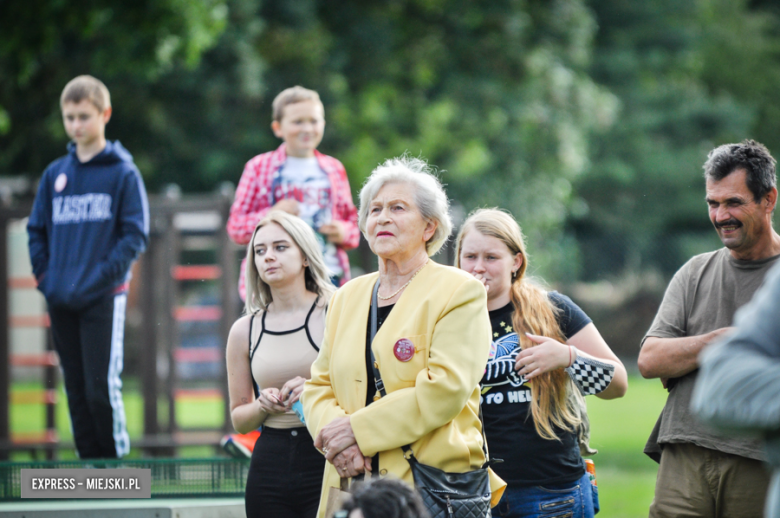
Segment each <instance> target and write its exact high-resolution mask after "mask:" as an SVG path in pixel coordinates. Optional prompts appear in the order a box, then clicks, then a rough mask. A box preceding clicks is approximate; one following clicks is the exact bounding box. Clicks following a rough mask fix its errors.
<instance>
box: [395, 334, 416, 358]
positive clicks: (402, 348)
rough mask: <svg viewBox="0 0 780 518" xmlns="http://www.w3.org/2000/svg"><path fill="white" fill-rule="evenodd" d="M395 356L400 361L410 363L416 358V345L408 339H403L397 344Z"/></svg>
mask: <svg viewBox="0 0 780 518" xmlns="http://www.w3.org/2000/svg"><path fill="white" fill-rule="evenodd" d="M393 354H395V357H396V359H398V360H399V361H402V362H408V361H409V360H411V359H412V358H414V344H413V343H412V341H411V340H409V339H408V338H401V339H400V340H398V341H397V342H396V343H395V346H394V347H393Z"/></svg>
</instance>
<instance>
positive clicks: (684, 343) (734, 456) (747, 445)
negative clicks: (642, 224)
mask: <svg viewBox="0 0 780 518" xmlns="http://www.w3.org/2000/svg"><path fill="white" fill-rule="evenodd" d="M704 177H705V179H706V202H707V205H708V206H709V215H710V220H711V221H712V224H713V225H714V226H715V230H716V231H717V233H718V236H719V237H720V239H721V241H722V242H723V244H724V245H725V246H724V248H721V249H719V250H716V251H714V252H708V253H705V254H701V255H697V256H695V257H693V258H692V259H690V260H689V261H688V262H687V263H685V265H683V267H682V268H680V270H679V271H678V272H677V273H676V274H675V275H674V278H672V281H671V283H670V284H669V287H668V288H667V290H666V294H665V295H664V298H663V302H662V303H661V307H660V308H659V309H658V314H657V315H656V317H655V320H654V321H653V324H652V325H651V326H650V330H649V331H648V332H647V334H646V335H645V338H644V339H643V341H642V345H641V350H640V353H639V371H640V372H641V373H642V375H643V376H644V377H645V378H661V380H662V382H663V383H664V386H665V387H667V388H668V390H669V396H668V399H667V401H666V405H665V406H664V409H663V411H662V413H661V416H660V417H659V418H658V422H657V423H656V425H655V428H654V429H653V431H652V433H651V435H650V438H649V440H648V442H647V445H646V446H645V453H646V454H647V455H649V456H650V457H651V458H653V459H654V460H656V461H658V462H659V463H660V466H659V469H658V476H657V479H656V488H655V498H654V499H653V503H652V504H651V506H650V516H651V517H661V516H664V517H665V516H670V517H671V516H703V517H704V516H706V517H730V516H734V517H737V516H738V517H758V516H761V511H762V507H763V502H764V499H765V496H766V491H767V486H768V483H769V476H768V474H767V472H766V470H765V469H764V467H763V466H762V463H761V461H763V460H765V458H766V456H765V455H764V452H763V450H762V448H761V444H760V442H759V441H758V440H756V439H754V438H745V437H728V436H725V435H723V434H722V433H721V432H719V431H716V430H714V429H712V428H710V427H707V426H705V425H704V424H703V423H702V422H701V421H699V420H698V419H697V418H696V417H695V416H694V415H692V414H691V412H690V401H691V393H692V391H693V386H694V383H695V381H696V377H697V375H698V372H699V370H698V369H699V361H698V357H699V353H700V352H701V351H702V350H703V349H705V348H706V347H707V346H708V345H709V344H711V343H713V342H714V341H715V340H716V339H717V338H718V337H720V336H721V335H723V334H725V333H728V332H729V331H730V327H729V326H730V325H731V322H732V320H733V318H734V314H735V313H736V311H737V309H739V308H740V307H741V306H743V305H745V304H746V303H747V302H748V301H749V300H750V299H751V298H752V297H753V294H754V293H755V292H756V290H757V289H758V287H759V286H760V285H761V283H762V282H763V280H764V277H765V275H766V273H767V271H769V269H770V268H771V267H772V265H774V264H775V263H776V261H777V258H778V254H780V236H779V235H778V234H777V232H775V231H774V229H773V228H772V213H773V211H774V209H775V205H776V203H777V188H776V187H775V185H776V175H775V159H774V158H772V156H771V155H770V154H769V151H768V150H767V149H766V147H764V146H763V145H761V144H759V143H758V142H755V141H753V140H745V141H743V142H741V143H739V144H725V145H722V146H720V147H717V148H715V149H713V150H712V151H711V152H710V154H709V156H708V158H707V161H706V163H705V164H704ZM709 397H712V398H719V397H722V394H719V393H712V394H709Z"/></svg>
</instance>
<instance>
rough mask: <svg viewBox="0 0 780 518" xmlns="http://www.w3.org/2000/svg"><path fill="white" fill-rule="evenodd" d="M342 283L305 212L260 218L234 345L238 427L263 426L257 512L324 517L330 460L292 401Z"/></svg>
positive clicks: (254, 469)
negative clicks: (335, 280)
mask: <svg viewBox="0 0 780 518" xmlns="http://www.w3.org/2000/svg"><path fill="white" fill-rule="evenodd" d="M334 289H335V288H334V287H333V285H332V284H331V282H330V279H329V276H328V272H327V269H326V267H325V262H324V260H323V258H322V252H321V251H320V247H319V245H318V244H317V238H316V236H315V235H314V231H313V230H312V229H311V228H310V227H309V226H308V225H307V224H306V223H305V222H304V221H303V220H302V219H300V218H298V217H296V216H291V215H290V214H287V213H285V212H281V211H273V212H271V213H269V214H268V216H266V217H265V218H263V220H262V221H260V222H259V223H258V224H257V226H256V227H255V230H254V232H253V234H252V239H251V240H250V241H249V246H248V248H247V260H246V315H244V316H243V317H241V318H240V319H238V320H237V321H236V323H235V324H233V327H232V329H231V330H230V336H229V337H228V344H227V370H228V388H229V392H230V416H231V419H232V421H233V427H234V428H235V429H236V430H237V431H238V432H240V433H247V432H249V431H252V430H256V429H257V428H258V427H259V426H262V427H263V431H262V434H261V435H260V438H259V439H258V440H257V443H256V444H255V447H254V450H253V452H252V460H251V462H250V465H249V475H248V477H247V485H246V514H247V516H248V517H250V518H252V517H255V516H262V517H265V518H268V517H272V518H273V517H279V518H288V517H298V518H314V516H315V515H316V514H317V507H318V505H319V500H320V488H321V485H322V473H323V470H324V468H325V459H324V457H323V456H322V455H321V454H320V453H319V452H318V451H317V450H316V448H315V447H314V441H313V439H312V437H311V435H309V431H308V430H307V429H306V426H305V425H304V423H302V422H301V419H300V418H299V417H298V415H297V414H296V412H295V411H293V409H292V406H293V404H295V403H296V402H297V401H298V400H299V398H300V395H301V392H302V391H303V384H304V382H305V381H306V380H307V379H308V378H310V377H311V364H312V363H313V362H314V360H315V359H316V358H317V354H318V352H319V346H320V344H321V343H322V337H323V334H324V329H325V307H326V305H327V303H328V301H329V300H330V296H331V295H332V294H333V291H334Z"/></svg>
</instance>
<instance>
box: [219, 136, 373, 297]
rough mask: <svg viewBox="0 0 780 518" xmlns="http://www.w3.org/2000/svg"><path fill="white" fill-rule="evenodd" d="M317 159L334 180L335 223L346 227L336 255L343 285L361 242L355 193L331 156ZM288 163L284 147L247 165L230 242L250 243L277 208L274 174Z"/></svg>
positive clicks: (229, 230) (231, 220) (241, 285)
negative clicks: (349, 254) (352, 252)
mask: <svg viewBox="0 0 780 518" xmlns="http://www.w3.org/2000/svg"><path fill="white" fill-rule="evenodd" d="M314 156H315V157H316V158H317V163H318V164H319V166H320V168H322V170H323V171H325V173H327V175H328V179H329V180H330V187H331V210H332V211H333V221H340V222H341V224H342V225H343V227H344V232H345V237H344V242H343V243H341V244H340V245H337V247H336V255H337V257H338V261H339V265H340V266H341V269H342V270H343V271H344V277H343V279H342V282H346V281H348V280H349V277H350V275H349V259H348V258H347V252H346V250H350V249H352V248H355V247H356V246H358V242H359V241H360V230H359V229H358V225H357V209H355V205H354V204H353V203H352V189H351V188H350V186H349V180H348V179H347V171H346V169H344V166H343V165H342V164H341V162H339V161H338V160H336V159H335V158H333V157H330V156H328V155H323V154H322V153H320V152H319V151H317V150H314ZM286 160H287V151H286V147H285V145H284V144H282V145H281V146H279V147H278V148H277V149H276V150H275V151H269V152H268V153H263V154H262V155H257V156H256V157H254V158H253V159H251V160H250V161H249V162H247V163H246V166H245V167H244V172H243V174H242V175H241V180H240V181H239V182H238V187H237V188H236V199H235V200H234V201H233V205H232V206H231V207H230V217H229V218H228V222H227V233H228V235H229V236H230V239H232V240H233V241H235V242H236V243H238V244H239V245H245V244H247V243H249V240H250V239H251V238H252V232H254V231H255V225H257V223H258V221H260V220H261V219H263V218H264V217H265V216H266V215H267V214H268V212H269V211H270V210H271V207H272V206H273V204H274V200H273V195H272V193H271V182H272V181H273V176H274V173H275V172H276V171H277V170H278V169H279V168H280V167H281V166H282V165H283V164H284V163H285V161H286ZM277 201H278V200H277ZM245 262H246V259H244V262H242V263H241V276H240V278H239V281H238V292H239V294H240V295H241V299H242V300H244V298H245V297H246V289H245V285H244V272H245V270H244V267H245Z"/></svg>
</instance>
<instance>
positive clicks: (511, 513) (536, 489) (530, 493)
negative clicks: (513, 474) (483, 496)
mask: <svg viewBox="0 0 780 518" xmlns="http://www.w3.org/2000/svg"><path fill="white" fill-rule="evenodd" d="M591 487H592V486H591V485H590V479H589V478H588V474H587V473H585V475H583V477H582V478H581V479H579V480H578V481H577V482H572V483H569V484H556V485H551V486H546V487H542V486H526V487H511V486H509V487H507V488H506V491H504V496H503V497H502V498H501V501H500V502H499V503H498V505H497V506H496V507H494V508H493V516H494V517H499V518H593V515H594V512H593V493H592V491H591Z"/></svg>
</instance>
